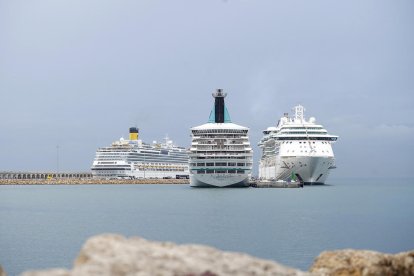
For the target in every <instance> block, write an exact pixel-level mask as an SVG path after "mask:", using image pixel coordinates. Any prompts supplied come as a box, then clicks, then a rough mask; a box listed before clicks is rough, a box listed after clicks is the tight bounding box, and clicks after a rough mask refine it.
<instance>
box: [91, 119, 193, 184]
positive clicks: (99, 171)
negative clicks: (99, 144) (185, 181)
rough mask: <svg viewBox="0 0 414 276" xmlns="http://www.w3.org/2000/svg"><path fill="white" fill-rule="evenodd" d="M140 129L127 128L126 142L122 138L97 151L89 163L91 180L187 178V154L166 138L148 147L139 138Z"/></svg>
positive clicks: (183, 149)
mask: <svg viewBox="0 0 414 276" xmlns="http://www.w3.org/2000/svg"><path fill="white" fill-rule="evenodd" d="M138 133H139V130H138V128H136V127H132V128H130V129H129V140H125V139H123V138H121V139H120V140H119V141H115V142H113V143H112V145H111V146H108V147H103V148H99V149H98V150H97V151H96V156H95V160H94V161H93V164H92V168H91V169H92V176H93V177H94V178H103V179H114V178H126V179H134V178H189V166H188V152H187V150H186V149H185V148H183V147H177V146H175V145H174V144H173V142H172V141H171V140H169V139H168V138H166V139H165V143H157V142H155V141H154V142H153V143H152V144H151V145H150V144H146V143H144V142H142V140H140V139H138Z"/></svg>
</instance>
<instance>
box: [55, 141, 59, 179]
mask: <svg viewBox="0 0 414 276" xmlns="http://www.w3.org/2000/svg"><path fill="white" fill-rule="evenodd" d="M58 173H59V145H57V146H56V174H58Z"/></svg>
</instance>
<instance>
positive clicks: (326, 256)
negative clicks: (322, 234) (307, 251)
mask: <svg viewBox="0 0 414 276" xmlns="http://www.w3.org/2000/svg"><path fill="white" fill-rule="evenodd" d="M310 271H311V272H312V273H314V274H319V275H335V276H336V275H338V276H339V275H341V276H342V275H354V276H357V275H414V251H410V252H404V253H399V254H396V255H391V254H383V253H379V252H375V251H368V250H351V249H346V250H338V251H325V252H322V253H321V254H320V255H319V256H318V257H317V258H316V260H315V262H314V264H313V265H312V267H311V268H310Z"/></svg>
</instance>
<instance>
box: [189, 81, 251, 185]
mask: <svg viewBox="0 0 414 276" xmlns="http://www.w3.org/2000/svg"><path fill="white" fill-rule="evenodd" d="M226 96H227V94H226V93H224V92H223V91H222V90H221V89H217V91H216V92H215V93H213V97H214V99H215V102H214V107H213V109H212V110H211V113H210V117H209V121H208V123H206V124H203V125H200V126H197V127H193V128H191V137H192V141H191V148H190V185H191V186H193V187H229V186H232V187H236V186H243V187H245V186H248V185H249V178H250V176H251V172H252V165H253V157H252V156H253V150H252V147H251V145H250V142H249V137H248V131H249V129H248V128H247V127H243V126H240V125H237V124H234V123H232V122H231V120H230V116H229V113H228V111H227V108H226V106H225V103H224V98H225V97H226Z"/></svg>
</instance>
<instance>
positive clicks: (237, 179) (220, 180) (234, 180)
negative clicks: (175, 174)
mask: <svg viewBox="0 0 414 276" xmlns="http://www.w3.org/2000/svg"><path fill="white" fill-rule="evenodd" d="M190 186H191V187H229V186H232V187H248V186H249V175H247V174H241V175H230V174H220V175H211V174H210V175H209V174H200V175H196V174H191V175H190Z"/></svg>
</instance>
